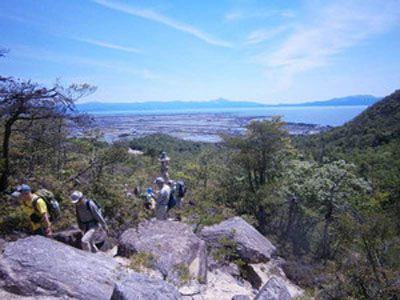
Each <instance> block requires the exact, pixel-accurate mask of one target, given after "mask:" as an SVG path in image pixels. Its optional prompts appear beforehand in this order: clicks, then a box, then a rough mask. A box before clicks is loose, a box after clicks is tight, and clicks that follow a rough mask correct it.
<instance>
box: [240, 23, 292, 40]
mask: <svg viewBox="0 0 400 300" xmlns="http://www.w3.org/2000/svg"><path fill="white" fill-rule="evenodd" d="M288 29H289V26H280V27H277V28H273V29H259V30H255V31H252V32H250V33H249V35H248V36H247V44H258V43H262V42H264V41H267V40H269V39H272V38H274V37H275V36H277V35H279V34H281V33H283V32H285V31H287V30H288Z"/></svg>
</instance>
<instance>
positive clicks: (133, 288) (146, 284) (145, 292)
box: [110, 274, 181, 300]
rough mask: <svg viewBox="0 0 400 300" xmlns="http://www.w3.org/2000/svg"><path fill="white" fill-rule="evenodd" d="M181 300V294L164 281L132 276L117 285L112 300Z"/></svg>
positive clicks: (136, 275)
mask: <svg viewBox="0 0 400 300" xmlns="http://www.w3.org/2000/svg"><path fill="white" fill-rule="evenodd" d="M158 299H170V300H178V299H181V296H180V294H179V292H178V291H177V290H176V289H175V288H172V286H171V285H168V284H166V283H165V282H164V281H160V280H154V279H150V278H148V277H145V276H142V275H139V274H131V275H130V276H129V277H126V278H125V279H124V280H123V281H122V282H119V283H116V284H115V287H114V291H113V294H112V296H111V299H110V300H158Z"/></svg>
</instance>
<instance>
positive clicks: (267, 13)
mask: <svg viewBox="0 0 400 300" xmlns="http://www.w3.org/2000/svg"><path fill="white" fill-rule="evenodd" d="M275 16H280V17H284V18H294V17H295V16H296V14H295V12H294V11H291V10H277V9H272V10H261V11H250V10H244V9H236V10H231V11H230V12H228V13H226V14H225V16H224V19H225V20H226V21H240V20H245V19H263V18H270V17H275Z"/></svg>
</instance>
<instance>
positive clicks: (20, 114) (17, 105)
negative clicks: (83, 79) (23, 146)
mask: <svg viewBox="0 0 400 300" xmlns="http://www.w3.org/2000/svg"><path fill="white" fill-rule="evenodd" d="M94 90H95V88H94V87H92V86H89V85H86V84H83V85H72V86H70V87H69V88H64V87H62V86H61V85H59V84H55V85H54V86H53V87H52V88H46V87H43V86H41V85H39V84H37V83H33V82H31V81H23V80H18V79H14V78H1V80H0V124H1V126H2V131H3V140H2V145H1V164H0V166H1V170H0V192H3V191H4V190H5V189H6V188H7V186H8V180H9V175H10V155H9V154H10V140H11V136H12V134H13V131H14V128H15V127H16V126H17V125H18V126H24V128H25V129H26V130H28V129H29V128H30V127H31V126H32V124H34V123H35V122H38V121H43V120H47V122H48V121H49V120H58V119H60V118H61V119H62V118H67V117H68V115H69V114H70V113H72V112H74V101H75V100H77V99H79V98H80V97H83V96H85V95H87V94H89V93H92V92H93V91H94ZM48 123H49V122H48Z"/></svg>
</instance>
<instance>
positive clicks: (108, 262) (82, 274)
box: [0, 217, 303, 300]
mask: <svg viewBox="0 0 400 300" xmlns="http://www.w3.org/2000/svg"><path fill="white" fill-rule="evenodd" d="M76 235H77V231H74V230H70V231H66V232H63V233H61V234H58V235H57V237H56V239H57V240H55V239H48V238H44V237H40V236H32V237H28V238H24V239H19V240H17V241H15V242H2V246H1V248H0V249H1V251H2V254H1V257H0V299H26V300H29V299H44V300H47V299H48V300H50V299H51V300H53V299H80V300H86V299H87V300H102V299H104V300H131V299H132V300H139V299H140V300H142V299H143V300H150V299H151V300H156V299H171V300H172V299H184V300H191V299H193V300H208V299H209V300H225V299H226V300H231V299H235V300H249V299H251V300H252V299H257V300H261V299H262V300H267V299H268V300H286V299H293V298H295V297H298V296H301V295H302V294H303V291H302V290H301V289H300V288H299V287H298V286H296V285H295V284H293V283H291V282H290V281H289V280H288V279H287V278H286V275H285V274H284V272H283V271H282V268H281V267H280V266H281V265H282V262H283V259H282V258H279V257H278V256H277V255H276V253H277V249H276V248H275V246H274V245H273V244H272V243H271V242H270V241H269V240H268V239H267V238H265V237H264V236H262V235H261V234H260V233H259V232H258V231H257V230H256V229H255V228H254V227H252V226H251V225H249V224H248V223H247V222H245V221H244V220H243V219H241V218H240V217H235V218H231V219H228V220H226V221H223V222H222V223H220V224H217V225H213V226H207V227H204V228H203V229H202V230H201V231H200V232H198V233H197V234H195V233H194V232H193V230H192V227H191V226H189V225H187V224H184V223H181V222H176V221H158V220H150V221H146V222H144V223H142V224H140V225H139V226H138V228H131V229H128V230H126V231H125V232H124V233H123V234H122V235H121V237H120V239H119V242H118V245H116V246H115V247H114V248H113V249H111V250H109V251H107V252H100V253H96V254H92V253H89V252H85V251H82V250H80V249H77V248H75V247H74V246H76V245H77V244H78V243H77V241H76V240H77V237H76ZM78 238H79V237H78ZM232 258H234V259H232Z"/></svg>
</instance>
